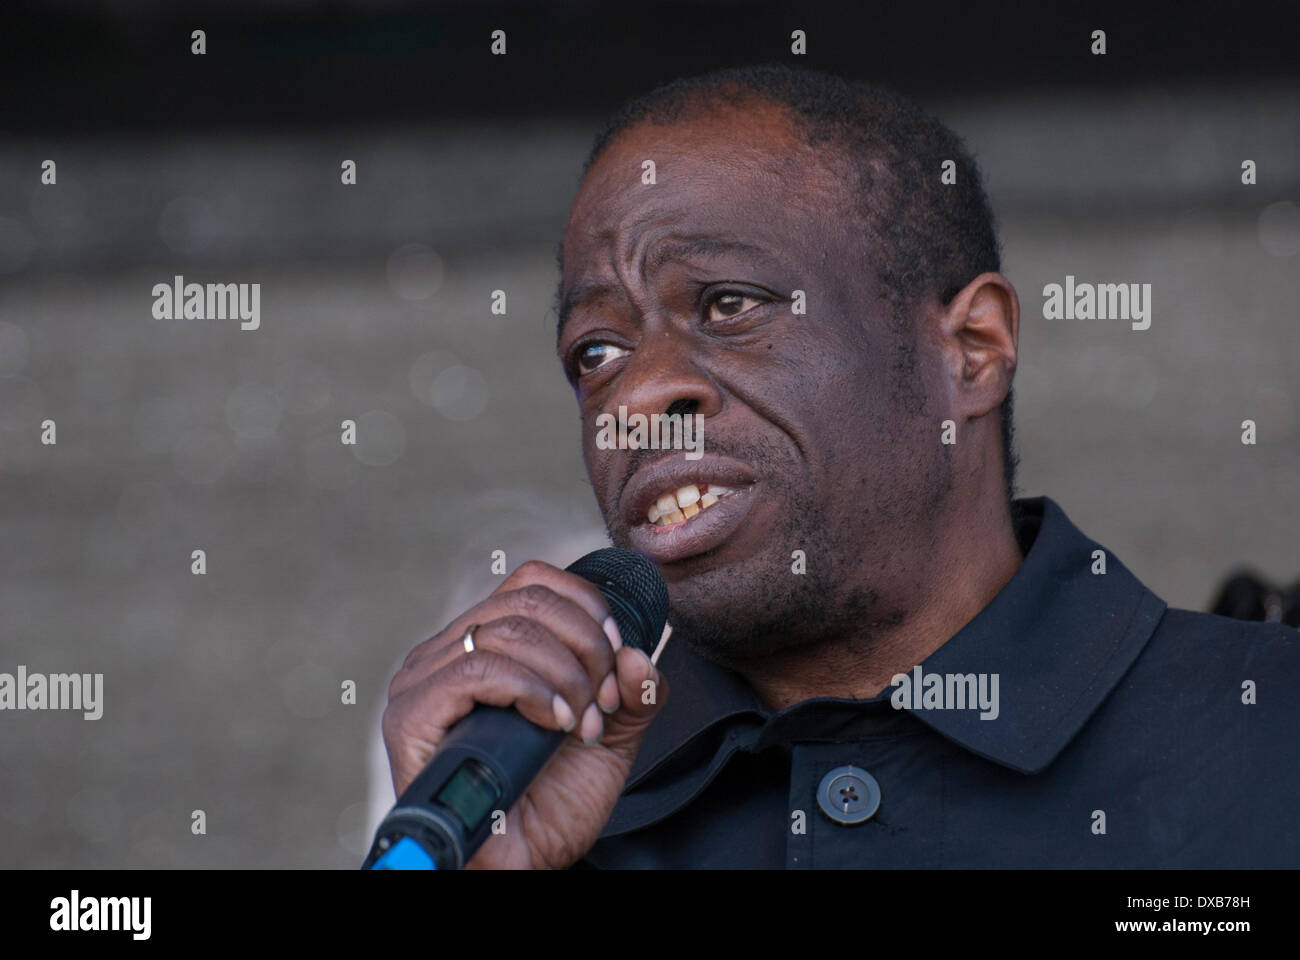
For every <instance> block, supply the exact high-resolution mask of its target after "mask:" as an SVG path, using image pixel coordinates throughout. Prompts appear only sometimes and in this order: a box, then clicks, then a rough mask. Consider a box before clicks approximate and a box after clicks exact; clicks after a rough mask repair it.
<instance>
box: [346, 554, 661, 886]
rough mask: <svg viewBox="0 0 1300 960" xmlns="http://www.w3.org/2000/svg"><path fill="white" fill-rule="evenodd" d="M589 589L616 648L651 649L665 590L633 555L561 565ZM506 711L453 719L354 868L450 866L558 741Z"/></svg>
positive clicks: (483, 834)
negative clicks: (613, 630) (617, 639)
mask: <svg viewBox="0 0 1300 960" xmlns="http://www.w3.org/2000/svg"><path fill="white" fill-rule="evenodd" d="M568 571H569V572H570V573H576V574H577V575H578V576H580V577H582V578H583V579H584V580H587V581H590V582H591V583H593V584H595V585H596V587H597V588H598V589H599V590H600V592H601V595H602V596H603V597H604V598H605V602H606V603H607V604H608V606H609V612H610V615H611V616H613V618H614V622H615V623H616V624H618V632H619V636H621V637H622V638H623V642H624V643H625V644H628V645H631V646H634V647H636V648H637V649H638V650H641V651H642V652H643V653H645V654H646V656H649V655H650V654H652V653H653V652H654V648H655V644H657V643H658V642H659V637H660V636H661V635H662V634H663V630H664V624H665V623H666V622H667V620H668V587H667V585H666V584H665V583H664V580H663V577H661V576H660V575H659V571H658V570H657V569H655V565H654V564H653V563H651V562H650V561H649V560H648V559H647V558H645V557H643V556H641V555H640V554H639V553H633V552H632V551H630V550H620V549H618V548H616V547H606V548H605V549H603V550H596V551H594V552H593V553H589V554H587V555H586V556H585V557H582V558H581V559H579V560H577V561H575V562H574V563H573V564H572V565H570V566H569V567H568ZM566 736H568V734H566V733H565V732H564V731H563V730H547V729H546V728H544V727H539V726H537V725H536V724H534V723H532V722H531V721H530V720H528V719H527V718H525V717H524V716H523V715H522V714H520V713H519V712H518V711H516V710H514V709H512V708H507V707H493V706H488V705H487V704H482V703H480V704H478V705H476V706H475V707H474V709H473V710H471V711H470V713H469V714H468V715H467V716H466V717H464V718H463V719H462V720H460V721H459V722H458V723H456V724H455V725H454V726H453V727H452V728H451V730H450V731H449V732H448V733H447V737H446V739H444V740H443V742H442V743H441V744H440V745H439V747H438V749H437V751H436V752H435V753H434V755H433V758H432V759H431V760H430V761H429V763H428V765H427V766H426V767H425V768H424V770H423V771H422V772H421V773H420V775H419V776H418V777H416V778H415V779H414V780H413V781H412V782H411V785H410V786H409V787H407V788H406V790H405V791H404V792H403V793H402V795H401V797H400V798H398V801H397V804H396V805H395V806H394V807H393V809H392V810H390V811H389V812H388V815H387V816H386V817H384V819H383V821H382V822H381V823H380V824H379V828H378V829H377V830H376V831H375V840H374V843H373V844H372V845H371V848H370V854H369V856H367V857H366V861H365V863H364V864H363V865H362V869H363V870H459V869H460V868H462V867H463V866H465V864H466V863H467V862H468V861H469V860H470V859H471V858H472V857H473V856H474V854H475V852H476V851H477V850H478V848H479V847H480V846H482V845H483V841H484V840H486V839H487V837H488V835H489V833H490V832H491V829H492V822H491V821H492V817H491V814H492V813H493V812H494V811H496V810H501V811H508V810H509V809H510V808H511V807H513V806H514V804H515V801H516V800H518V799H519V797H520V796H521V795H522V794H523V792H524V791H525V790H527V789H528V785H529V784H530V783H532V782H533V778H534V777H536V776H537V774H538V773H539V772H540V771H541V769H542V767H543V766H545V764H546V761H547V760H549V759H550V757H551V754H553V753H554V752H555V751H556V750H557V749H559V747H560V744H562V743H563V742H564V738H565V737H566Z"/></svg>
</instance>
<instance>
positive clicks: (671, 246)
mask: <svg viewBox="0 0 1300 960" xmlns="http://www.w3.org/2000/svg"><path fill="white" fill-rule="evenodd" d="M728 253H745V254H750V255H756V256H768V255H769V254H768V251H767V250H765V249H763V248H762V247H758V246H755V245H754V244H752V243H745V242H744V241H743V240H729V239H727V238H726V237H715V236H710V235H707V234H699V235H695V236H687V237H672V238H670V239H668V240H665V241H663V242H662V243H659V244H656V245H655V248H654V251H653V253H651V254H650V255H649V257H648V258H647V260H646V266H647V270H648V272H650V273H654V272H655V271H656V270H658V269H659V268H660V267H662V266H663V265H664V264H665V263H668V262H670V261H672V260H684V259H687V258H690V257H719V256H723V255H724V254H728ZM621 290H622V288H621V287H620V286H619V285H618V284H614V283H608V282H606V281H595V282H591V283H576V284H574V285H573V286H572V287H571V288H569V292H568V293H566V294H565V295H564V301H563V302H562V303H561V304H560V309H559V321H558V323H557V325H556V329H555V337H556V340H557V341H558V340H559V338H560V336H561V335H562V334H563V333H564V325H565V324H566V323H568V322H569V317H570V315H571V314H572V313H573V311H574V310H575V309H576V308H577V307H578V305H579V304H582V303H585V302H586V301H588V300H591V299H593V298H595V297H600V296H607V295H610V294H618V293H620V292H621Z"/></svg>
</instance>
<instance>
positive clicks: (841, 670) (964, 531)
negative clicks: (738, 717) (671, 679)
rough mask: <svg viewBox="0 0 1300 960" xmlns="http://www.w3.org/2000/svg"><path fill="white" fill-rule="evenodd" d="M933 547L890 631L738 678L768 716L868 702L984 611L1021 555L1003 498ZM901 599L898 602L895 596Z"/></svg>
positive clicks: (965, 517)
mask: <svg viewBox="0 0 1300 960" xmlns="http://www.w3.org/2000/svg"><path fill="white" fill-rule="evenodd" d="M938 529H939V530H942V531H947V532H946V533H941V534H940V535H939V545H938V546H939V549H937V550H933V551H930V552H928V554H927V556H925V557H922V558H920V560H921V561H922V562H921V565H919V566H917V567H915V568H914V570H913V571H911V573H910V575H909V576H908V577H907V580H908V583H907V584H906V585H900V586H899V588H898V591H899V593H900V594H902V596H901V601H900V604H899V605H897V606H896V607H895V609H903V610H905V611H906V612H905V615H904V616H903V617H902V620H901V622H899V623H897V625H896V626H891V625H882V626H877V627H876V628H875V629H872V630H871V631H870V635H869V636H863V635H861V634H859V633H854V634H850V635H843V636H838V637H830V638H827V639H826V640H824V641H822V642H821V643H818V644H816V645H815V646H811V647H799V648H797V649H794V650H791V651H789V652H785V653H780V654H777V655H775V656H773V657H769V658H766V659H764V660H762V661H758V662H756V663H753V664H751V665H748V666H747V667H746V668H745V670H744V671H743V675H744V677H745V679H746V680H747V681H748V682H749V684H750V685H751V686H752V687H753V688H754V690H755V691H756V692H757V693H758V695H759V697H760V698H761V699H762V700H763V702H764V703H766V704H767V705H768V707H770V708H771V709H773V710H782V709H784V708H785V707H788V706H790V705H791V704H795V703H799V702H800V701H803V700H810V699H813V698H815V697H843V698H848V699H867V698H870V697H874V696H875V695H876V694H878V693H880V692H881V691H882V690H884V689H885V688H886V687H888V686H889V685H890V681H891V680H892V678H893V677H894V676H895V675H896V674H899V673H907V672H909V671H910V670H911V669H912V668H913V667H914V666H916V665H917V664H919V663H921V662H922V661H923V660H925V658H926V657H928V656H929V655H930V654H932V653H934V651H936V650H938V649H939V648H940V647H941V646H943V645H944V644H945V643H947V642H948V640H950V639H951V638H952V637H953V635H954V634H956V633H957V632H958V631H959V630H961V628H962V627H964V626H965V625H966V624H967V623H969V622H970V621H971V620H972V619H974V617H975V615H976V614H978V613H979V612H980V611H981V610H983V609H984V608H985V607H986V606H988V604H989V602H990V601H991V600H992V599H993V598H994V597H995V596H996V595H997V593H998V591H1000V590H1001V589H1002V588H1003V587H1004V586H1006V584H1007V581H1009V580H1010V579H1011V577H1012V576H1013V575H1014V574H1015V572H1016V570H1018V569H1019V568H1020V564H1021V562H1022V561H1023V557H1022V556H1021V553H1020V545H1019V543H1018V542H1017V541H1016V535H1015V529H1014V528H1013V526H1012V524H1011V512H1010V510H1009V509H1008V507H1007V504H1006V503H1005V501H1004V500H1003V499H1002V498H996V499H995V500H994V501H993V503H992V505H990V506H988V507H986V508H976V509H970V510H966V511H962V512H960V513H959V514H958V515H956V516H949V517H945V518H944V520H943V522H942V523H940V524H939V525H938ZM895 599H900V598H895Z"/></svg>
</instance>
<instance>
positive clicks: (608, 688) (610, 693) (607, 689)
mask: <svg viewBox="0 0 1300 960" xmlns="http://www.w3.org/2000/svg"><path fill="white" fill-rule="evenodd" d="M596 702H597V703H598V704H600V709H602V710H604V711H605V712H606V713H613V712H614V711H615V710H617V709H618V678H617V677H616V676H614V674H612V673H611V674H610V675H609V676H607V677H606V678H605V682H604V683H602V684H601V685H600V692H599V693H597V694H596Z"/></svg>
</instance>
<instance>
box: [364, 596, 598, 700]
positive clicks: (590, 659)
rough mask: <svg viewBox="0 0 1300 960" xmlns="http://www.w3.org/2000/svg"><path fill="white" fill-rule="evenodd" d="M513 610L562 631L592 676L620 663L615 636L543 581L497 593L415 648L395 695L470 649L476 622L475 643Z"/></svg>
mask: <svg viewBox="0 0 1300 960" xmlns="http://www.w3.org/2000/svg"><path fill="white" fill-rule="evenodd" d="M509 616H522V617H526V618H528V619H531V620H537V621H538V622H539V623H541V624H543V625H544V626H546V627H547V628H548V629H549V630H550V631H551V632H552V633H553V634H555V635H556V636H557V637H559V638H560V639H561V640H563V641H564V643H565V644H566V645H567V646H568V647H569V648H570V649H571V650H573V652H574V653H575V654H576V655H577V657H578V659H579V660H580V661H581V662H582V664H583V667H584V668H585V669H586V671H587V675H588V676H589V677H590V678H591V682H592V683H593V684H594V685H596V686H597V687H599V685H600V683H601V682H602V681H603V680H604V678H605V677H606V676H608V675H609V674H610V672H612V671H613V669H614V653H613V648H612V647H611V646H610V642H609V638H608V636H607V635H606V633H605V632H604V630H602V629H601V627H600V625H599V624H598V622H597V621H595V620H593V619H592V618H591V617H590V616H588V615H587V613H586V611H585V610H584V609H583V607H581V606H580V605H579V604H577V603H575V602H574V601H573V600H571V599H569V598H568V597H567V596H563V595H561V594H558V593H556V592H555V591H553V590H551V589H550V588H549V587H545V586H542V585H540V584H529V585H527V586H524V587H521V588H520V589H518V590H512V591H510V592H508V593H495V594H493V595H492V596H490V597H488V598H487V599H486V600H484V601H483V602H482V603H480V604H478V605H477V606H474V607H471V608H470V609H469V610H467V611H466V612H465V613H464V614H462V615H461V616H459V617H457V618H456V619H455V620H453V621H452V623H451V624H450V625H449V626H448V627H447V628H446V629H445V630H443V631H442V632H441V633H439V634H438V635H437V636H436V637H433V638H431V639H430V640H427V641H425V642H424V643H422V644H420V645H419V646H417V647H416V649H415V650H412V651H411V653H410V654H409V655H408V656H407V658H406V662H404V663H403V664H402V668H401V669H400V670H399V671H398V673H397V675H396V676H394V677H393V680H392V682H391V683H390V684H389V688H388V690H389V695H390V696H393V695H396V694H398V693H401V692H402V691H403V690H405V689H406V688H407V687H408V686H410V685H411V684H412V683H418V682H419V681H420V680H421V679H422V678H423V677H424V676H425V675H426V674H427V673H428V672H429V670H430V669H435V670H436V669H438V668H439V667H440V666H442V665H443V664H444V663H446V662H450V661H451V660H452V659H454V658H455V656H456V655H457V654H459V653H461V652H463V651H464V646H463V641H464V637H465V631H466V630H468V629H469V628H470V627H475V626H476V629H475V632H474V637H475V641H474V642H475V644H477V642H478V640H477V638H478V631H479V630H481V629H482V624H484V623H489V622H491V621H493V620H499V619H502V618H504V617H509Z"/></svg>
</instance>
